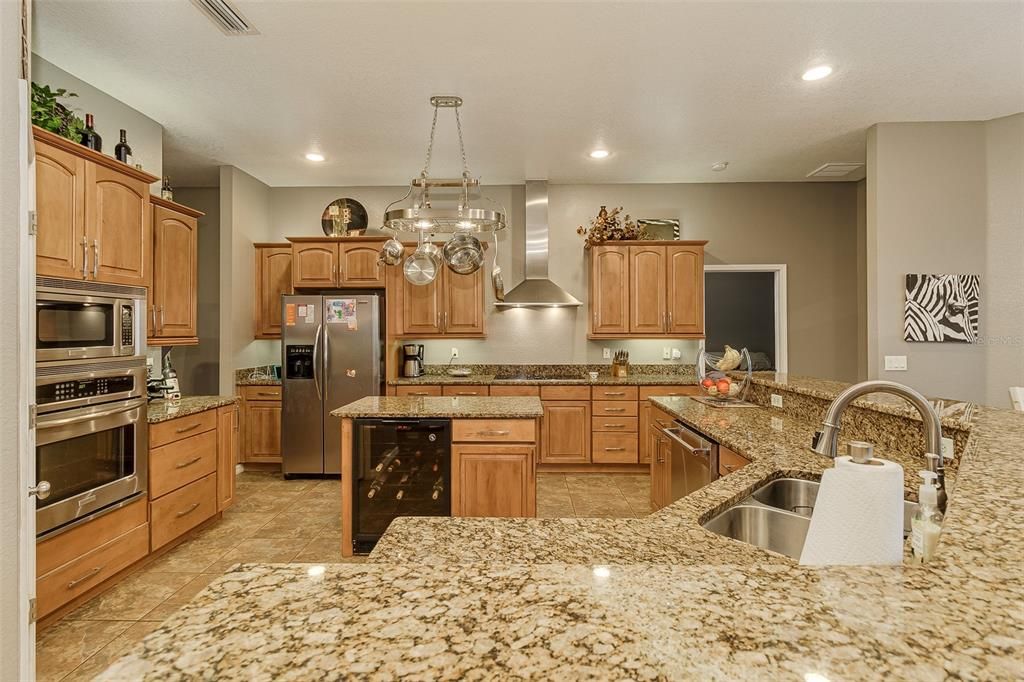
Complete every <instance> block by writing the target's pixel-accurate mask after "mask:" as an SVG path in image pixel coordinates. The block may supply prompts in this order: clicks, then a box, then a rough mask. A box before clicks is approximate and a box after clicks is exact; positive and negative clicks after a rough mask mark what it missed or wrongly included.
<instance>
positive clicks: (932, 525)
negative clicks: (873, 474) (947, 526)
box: [910, 471, 942, 564]
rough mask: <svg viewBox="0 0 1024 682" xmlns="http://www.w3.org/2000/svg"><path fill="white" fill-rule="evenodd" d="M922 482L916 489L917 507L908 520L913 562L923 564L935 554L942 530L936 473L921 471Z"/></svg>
mask: <svg viewBox="0 0 1024 682" xmlns="http://www.w3.org/2000/svg"><path fill="white" fill-rule="evenodd" d="M921 478H923V479H924V482H923V483H922V484H921V486H920V487H919V488H918V489H917V491H918V492H917V501H918V508H917V511H916V512H914V518H913V519H912V520H911V522H910V528H911V532H910V548H911V550H912V552H913V555H914V556H913V561H914V563H915V564H923V563H927V562H929V561H931V560H932V557H934V556H935V547H936V546H937V545H938V544H939V533H940V532H941V531H942V512H940V511H939V507H938V492H939V491H938V488H937V487H936V485H935V482H936V480H937V479H938V475H937V474H936V473H935V472H934V471H922V472H921Z"/></svg>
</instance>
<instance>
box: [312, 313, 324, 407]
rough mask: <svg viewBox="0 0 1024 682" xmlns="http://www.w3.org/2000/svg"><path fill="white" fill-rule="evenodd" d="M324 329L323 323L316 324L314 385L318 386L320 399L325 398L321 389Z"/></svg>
mask: <svg viewBox="0 0 1024 682" xmlns="http://www.w3.org/2000/svg"><path fill="white" fill-rule="evenodd" d="M322 331H323V325H320V324H318V325H317V326H316V336H315V337H313V385H314V386H316V397H317V398H319V399H320V400H323V399H324V395H323V392H322V391H321V390H320V352H319V351H320V332H322Z"/></svg>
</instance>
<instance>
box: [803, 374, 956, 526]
mask: <svg viewBox="0 0 1024 682" xmlns="http://www.w3.org/2000/svg"><path fill="white" fill-rule="evenodd" d="M868 393H891V394H892V395H898V396H900V397H901V398H903V399H904V400H906V401H907V402H909V403H910V404H911V405H913V406H914V407H916V408H917V411H918V412H919V413H920V414H921V421H923V422H924V445H925V448H924V451H925V453H926V454H925V457H927V458H928V468H929V469H931V470H932V471H934V472H935V473H936V474H938V480H937V484H938V489H939V495H938V501H939V509H940V510H942V512H945V511H946V476H945V465H944V463H943V458H942V423H941V421H940V420H939V413H938V412H936V411H935V407H933V406H932V404H931V403H930V402H928V399H927V398H925V397H924V396H923V395H921V394H920V393H918V392H917V391H915V390H914V389H912V388H910V387H909V386H904V385H903V384H898V383H896V382H895V381H879V380H875V381H862V382H861V383H859V384H854V385H853V386H850V387H849V388H847V389H846V390H845V391H843V392H842V393H840V394H839V395H837V396H836V397H835V400H833V401H832V404H831V405H829V406H828V411H827V412H825V418H824V419H823V420H822V422H821V429H819V430H818V431H816V432H815V433H814V440H813V441H812V442H811V449H812V450H814V451H815V452H817V453H818V454H819V455H825V456H826V457H831V458H832V459H835V458H836V450H837V449H838V445H839V428H840V424H841V423H842V417H843V412H844V411H845V410H846V408H847V407H849V405H850V403H852V402H853V401H854V400H856V399H857V398H859V397H861V396H862V395H866V394H868Z"/></svg>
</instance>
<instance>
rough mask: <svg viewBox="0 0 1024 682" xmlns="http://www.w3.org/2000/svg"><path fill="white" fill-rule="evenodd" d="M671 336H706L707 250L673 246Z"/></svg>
mask: <svg viewBox="0 0 1024 682" xmlns="http://www.w3.org/2000/svg"><path fill="white" fill-rule="evenodd" d="M666 248H667V250H668V258H667V270H668V276H667V277H668V279H667V282H668V285H667V290H668V331H669V334H680V335H684V334H685V335H688V336H703V335H704V247H703V246H669V247H666Z"/></svg>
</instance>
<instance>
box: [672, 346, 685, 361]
mask: <svg viewBox="0 0 1024 682" xmlns="http://www.w3.org/2000/svg"><path fill="white" fill-rule="evenodd" d="M681 357H683V354H682V352H681V351H680V350H679V349H678V348H673V349H672V359H673V360H678V359H679V358H681Z"/></svg>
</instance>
